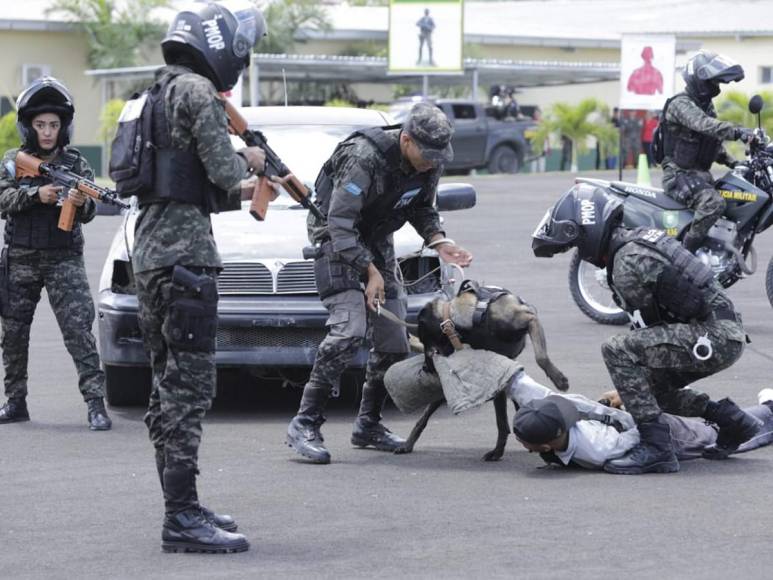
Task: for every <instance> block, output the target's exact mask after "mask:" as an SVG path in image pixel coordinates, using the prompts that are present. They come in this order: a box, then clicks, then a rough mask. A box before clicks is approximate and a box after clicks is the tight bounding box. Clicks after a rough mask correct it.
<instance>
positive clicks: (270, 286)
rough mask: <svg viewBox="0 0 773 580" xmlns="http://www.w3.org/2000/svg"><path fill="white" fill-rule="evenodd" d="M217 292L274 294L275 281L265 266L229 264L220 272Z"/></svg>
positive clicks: (224, 293) (225, 293)
mask: <svg viewBox="0 0 773 580" xmlns="http://www.w3.org/2000/svg"><path fill="white" fill-rule="evenodd" d="M217 290H218V292H219V293H220V294H221V295H227V294H273V293H274V280H273V278H272V276H271V272H270V271H269V269H268V268H266V267H265V266H264V265H263V264H257V263H252V264H250V263H247V264H239V263H229V264H226V265H225V267H224V268H223V271H222V272H220V276H219V277H218V279H217Z"/></svg>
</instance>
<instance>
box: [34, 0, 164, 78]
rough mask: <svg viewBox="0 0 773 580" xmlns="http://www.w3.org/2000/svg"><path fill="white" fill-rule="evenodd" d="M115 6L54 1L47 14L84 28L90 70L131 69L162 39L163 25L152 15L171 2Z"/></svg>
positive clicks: (111, 1)
mask: <svg viewBox="0 0 773 580" xmlns="http://www.w3.org/2000/svg"><path fill="white" fill-rule="evenodd" d="M116 4H118V2H116V0H56V1H55V2H53V3H52V4H51V6H50V7H49V8H48V9H47V10H46V13H47V14H51V13H61V14H64V15H66V16H69V17H70V18H72V19H73V20H74V21H75V22H77V23H78V25H79V26H81V27H82V28H83V30H84V31H85V32H86V35H87V37H88V42H89V66H91V67H92V68H114V67H126V66H134V65H136V64H137V62H138V61H139V60H140V57H141V56H142V49H143V48H144V47H145V46H148V45H150V44H152V43H154V42H158V41H160V40H161V38H162V37H163V34H164V30H165V25H164V24H163V23H161V22H158V21H156V20H154V19H153V17H152V16H151V12H152V11H153V10H154V9H155V8H161V7H168V6H169V4H170V0H126V1H124V2H121V3H120V5H121V8H120V9H119V8H118V7H117V6H116Z"/></svg>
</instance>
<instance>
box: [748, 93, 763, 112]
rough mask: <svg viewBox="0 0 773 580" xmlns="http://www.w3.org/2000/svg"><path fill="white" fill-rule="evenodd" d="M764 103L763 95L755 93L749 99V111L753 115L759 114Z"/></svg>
mask: <svg viewBox="0 0 773 580" xmlns="http://www.w3.org/2000/svg"><path fill="white" fill-rule="evenodd" d="M763 104H764V103H763V101H762V97H761V96H759V95H754V96H753V97H752V98H751V99H749V112H750V113H751V114H752V115H756V114H758V113H759V112H760V111H761V110H762V105H763Z"/></svg>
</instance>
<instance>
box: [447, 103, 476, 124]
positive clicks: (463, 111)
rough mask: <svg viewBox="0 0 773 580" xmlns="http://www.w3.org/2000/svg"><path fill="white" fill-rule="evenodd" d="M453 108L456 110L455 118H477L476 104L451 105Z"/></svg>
mask: <svg viewBox="0 0 773 580" xmlns="http://www.w3.org/2000/svg"><path fill="white" fill-rule="evenodd" d="M451 109H452V110H453V111H454V118H455V119H458V120H462V119H474V118H475V106H474V105H451Z"/></svg>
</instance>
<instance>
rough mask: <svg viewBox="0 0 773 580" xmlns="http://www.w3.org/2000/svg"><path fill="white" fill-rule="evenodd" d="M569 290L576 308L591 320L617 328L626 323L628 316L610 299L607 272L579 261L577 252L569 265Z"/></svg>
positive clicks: (610, 293) (610, 292)
mask: <svg viewBox="0 0 773 580" xmlns="http://www.w3.org/2000/svg"><path fill="white" fill-rule="evenodd" d="M569 290H570V292H571V293H572V298H573V299H574V302H575V304H577V307H578V308H579V309H580V311H581V312H582V313H583V314H584V315H585V316H587V317H588V318H590V319H591V320H594V321H596V322H598V323H599V324H610V325H617V326H620V325H622V324H627V323H628V315H627V314H626V313H625V312H623V311H622V310H621V309H620V308H618V306H617V304H615V301H614V300H613V298H612V291H611V290H610V289H609V286H608V285H607V271H606V270H605V269H604V268H596V267H595V266H594V265H592V264H589V263H588V262H585V261H583V260H581V259H580V254H579V253H578V252H575V253H574V254H573V255H572V262H571V264H570V265H569Z"/></svg>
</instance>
